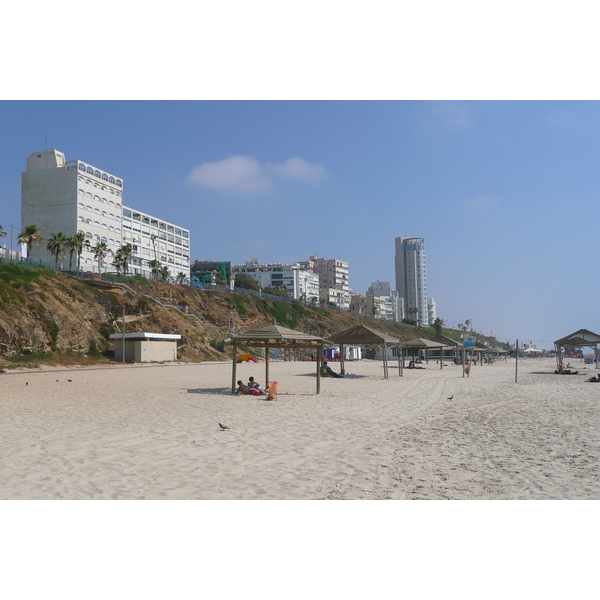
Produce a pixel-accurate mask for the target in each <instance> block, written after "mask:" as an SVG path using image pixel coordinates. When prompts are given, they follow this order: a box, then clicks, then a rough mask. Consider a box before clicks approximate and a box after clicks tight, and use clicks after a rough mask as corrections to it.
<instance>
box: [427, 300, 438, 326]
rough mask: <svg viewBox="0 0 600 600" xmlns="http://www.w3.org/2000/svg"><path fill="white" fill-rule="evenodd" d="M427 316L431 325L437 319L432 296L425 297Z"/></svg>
mask: <svg viewBox="0 0 600 600" xmlns="http://www.w3.org/2000/svg"><path fill="white" fill-rule="evenodd" d="M427 318H428V319H429V324H430V325H432V324H433V322H434V321H435V320H436V319H437V311H436V308H435V300H434V299H433V298H427Z"/></svg>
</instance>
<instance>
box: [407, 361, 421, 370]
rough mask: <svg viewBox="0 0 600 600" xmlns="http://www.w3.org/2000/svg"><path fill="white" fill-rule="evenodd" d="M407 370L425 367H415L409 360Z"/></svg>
mask: <svg viewBox="0 0 600 600" xmlns="http://www.w3.org/2000/svg"><path fill="white" fill-rule="evenodd" d="M408 368H409V369H424V368H425V367H415V363H414V362H413V361H412V360H411V361H410V362H409V363H408Z"/></svg>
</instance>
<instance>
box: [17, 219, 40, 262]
mask: <svg viewBox="0 0 600 600" xmlns="http://www.w3.org/2000/svg"><path fill="white" fill-rule="evenodd" d="M17 242H19V244H26V245H27V258H31V249H32V248H33V245H34V244H35V245H36V246H41V245H42V243H43V242H44V236H43V235H42V232H41V231H40V230H39V228H38V227H37V226H36V225H27V226H26V227H25V229H24V230H23V231H22V232H21V233H20V234H19V236H18V237H17Z"/></svg>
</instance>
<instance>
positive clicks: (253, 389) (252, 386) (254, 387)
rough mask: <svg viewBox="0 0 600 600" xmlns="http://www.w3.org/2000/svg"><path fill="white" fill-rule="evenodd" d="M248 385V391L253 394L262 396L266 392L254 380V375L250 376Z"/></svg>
mask: <svg viewBox="0 0 600 600" xmlns="http://www.w3.org/2000/svg"><path fill="white" fill-rule="evenodd" d="M247 387H248V390H249V391H248V393H249V394H252V395H253V396H262V395H264V394H265V392H263V391H262V390H261V389H260V384H259V383H257V382H256V381H254V377H250V380H249V381H248V386H247Z"/></svg>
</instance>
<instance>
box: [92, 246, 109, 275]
mask: <svg viewBox="0 0 600 600" xmlns="http://www.w3.org/2000/svg"><path fill="white" fill-rule="evenodd" d="M92 250H93V251H94V258H96V259H98V273H100V272H101V271H102V263H103V262H104V259H105V258H106V254H107V253H108V244H107V243H106V242H98V243H97V244H96V245H95V246H94V247H93V248H92Z"/></svg>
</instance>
